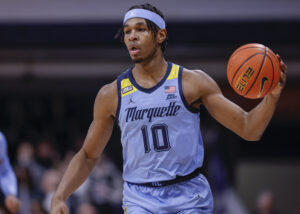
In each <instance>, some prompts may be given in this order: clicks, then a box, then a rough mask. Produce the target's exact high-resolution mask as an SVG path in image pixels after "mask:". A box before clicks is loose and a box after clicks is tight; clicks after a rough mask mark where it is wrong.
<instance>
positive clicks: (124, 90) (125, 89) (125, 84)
mask: <svg viewBox="0 0 300 214" xmlns="http://www.w3.org/2000/svg"><path fill="white" fill-rule="evenodd" d="M135 91H137V89H136V87H134V86H133V85H132V83H131V82H130V80H129V78H126V79H122V80H121V96H122V97H124V96H126V95H128V94H131V93H133V92H135Z"/></svg>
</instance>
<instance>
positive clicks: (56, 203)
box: [50, 198, 69, 214]
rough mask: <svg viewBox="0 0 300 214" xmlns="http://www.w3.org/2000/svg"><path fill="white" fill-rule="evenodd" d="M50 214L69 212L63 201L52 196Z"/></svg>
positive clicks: (65, 213)
mask: <svg viewBox="0 0 300 214" xmlns="http://www.w3.org/2000/svg"><path fill="white" fill-rule="evenodd" d="M50 214H69V208H68V206H67V204H66V202H65V201H63V200H59V199H55V198H53V199H52V201H51V208H50Z"/></svg>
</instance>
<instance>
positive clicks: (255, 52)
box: [227, 43, 280, 99]
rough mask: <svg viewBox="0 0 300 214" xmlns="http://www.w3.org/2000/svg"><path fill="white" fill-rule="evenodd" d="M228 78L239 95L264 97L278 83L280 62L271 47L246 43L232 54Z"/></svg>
mask: <svg viewBox="0 0 300 214" xmlns="http://www.w3.org/2000/svg"><path fill="white" fill-rule="evenodd" d="M227 78H228V81H229V84H230V85H231V87H232V88H233V89H234V90H235V91H236V92H237V93H238V94H239V95H242V96H244V97H246V98H251V99H258V98H262V97H264V96H265V95H266V94H268V93H269V92H270V91H272V90H273V89H274V87H275V86H276V85H277V84H278V82H279V79H280V64H279V61H278V59H277V57H276V55H275V54H274V53H273V51H272V50H271V49H270V48H268V47H266V46H264V45H262V44H256V43H253V44H246V45H243V46H241V47H239V48H238V49H237V50H236V51H234V53H233V54H232V55H231V57H230V59H229V61H228V65H227Z"/></svg>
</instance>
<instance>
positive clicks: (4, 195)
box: [0, 132, 20, 214]
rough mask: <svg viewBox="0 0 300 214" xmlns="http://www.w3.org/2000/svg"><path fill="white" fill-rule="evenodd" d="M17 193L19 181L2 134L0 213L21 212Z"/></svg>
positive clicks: (0, 143)
mask: <svg viewBox="0 0 300 214" xmlns="http://www.w3.org/2000/svg"><path fill="white" fill-rule="evenodd" d="M17 193H18V187H17V179H16V175H15V173H14V171H13V169H12V167H11V165H10V161H9V158H8V155H7V143H6V139H5V137H4V135H3V134H2V133H1V132H0V213H4V214H5V213H8V212H10V213H17V212H18V211H19V209H20V201H19V199H18V198H17Z"/></svg>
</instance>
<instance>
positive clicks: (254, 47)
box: [229, 47, 265, 60]
mask: <svg viewBox="0 0 300 214" xmlns="http://www.w3.org/2000/svg"><path fill="white" fill-rule="evenodd" d="M250 48H256V49H260V50H263V51H264V50H265V49H264V48H260V47H246V48H242V49H240V50H238V51H236V52H234V53H233V54H232V55H231V56H230V58H231V57H233V56H235V55H236V54H237V53H239V52H240V51H242V50H246V49H250ZM230 58H229V60H230Z"/></svg>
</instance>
